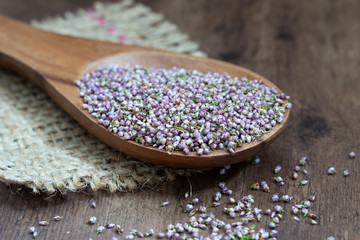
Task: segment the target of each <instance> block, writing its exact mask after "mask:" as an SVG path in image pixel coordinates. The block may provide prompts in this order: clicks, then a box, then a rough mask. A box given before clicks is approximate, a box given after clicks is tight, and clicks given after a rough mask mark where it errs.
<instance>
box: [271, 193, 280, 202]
mask: <svg viewBox="0 0 360 240" xmlns="http://www.w3.org/2000/svg"><path fill="white" fill-rule="evenodd" d="M271 200H272V201H273V202H278V201H279V195H277V194H274V195H272V197H271Z"/></svg>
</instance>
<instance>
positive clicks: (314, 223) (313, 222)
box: [310, 219, 318, 225]
mask: <svg viewBox="0 0 360 240" xmlns="http://www.w3.org/2000/svg"><path fill="white" fill-rule="evenodd" d="M310 224H311V225H317V224H318V223H317V221H315V220H313V219H311V220H310Z"/></svg>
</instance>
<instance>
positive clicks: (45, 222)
mask: <svg viewBox="0 0 360 240" xmlns="http://www.w3.org/2000/svg"><path fill="white" fill-rule="evenodd" d="M39 225H40V226H47V225H49V222H48V221H40V222H39Z"/></svg>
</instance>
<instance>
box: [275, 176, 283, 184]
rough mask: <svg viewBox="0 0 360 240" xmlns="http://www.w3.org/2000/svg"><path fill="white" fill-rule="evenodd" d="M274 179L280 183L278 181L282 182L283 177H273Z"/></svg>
mask: <svg viewBox="0 0 360 240" xmlns="http://www.w3.org/2000/svg"><path fill="white" fill-rule="evenodd" d="M274 181H275V182H277V183H280V182H283V181H284V180H283V178H282V177H280V176H279V177H274Z"/></svg>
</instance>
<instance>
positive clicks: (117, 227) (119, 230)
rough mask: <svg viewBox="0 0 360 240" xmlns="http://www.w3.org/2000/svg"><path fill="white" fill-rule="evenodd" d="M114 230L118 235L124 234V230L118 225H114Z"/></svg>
mask: <svg viewBox="0 0 360 240" xmlns="http://www.w3.org/2000/svg"><path fill="white" fill-rule="evenodd" d="M115 230H116V232H117V233H119V234H120V233H123V232H124V229H122V228H121V226H120V225H116V226H115Z"/></svg>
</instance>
